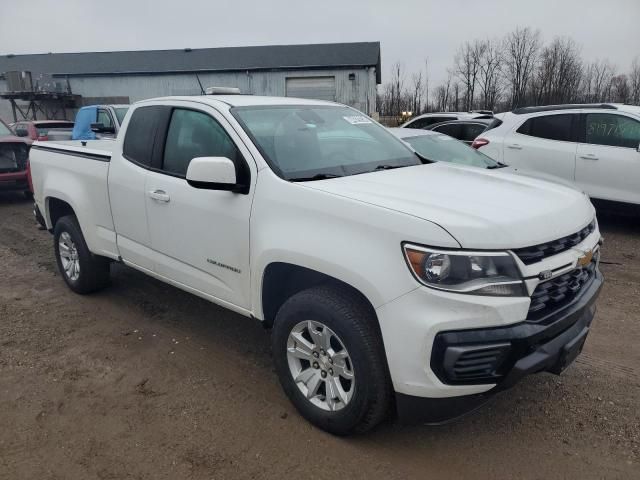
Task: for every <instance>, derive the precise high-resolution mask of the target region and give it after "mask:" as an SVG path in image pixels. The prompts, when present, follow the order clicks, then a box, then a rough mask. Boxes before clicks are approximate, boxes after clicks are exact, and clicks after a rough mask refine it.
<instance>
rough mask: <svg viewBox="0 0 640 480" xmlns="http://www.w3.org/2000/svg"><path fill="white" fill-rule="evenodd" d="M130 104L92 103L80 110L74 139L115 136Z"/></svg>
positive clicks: (74, 128)
mask: <svg viewBox="0 0 640 480" xmlns="http://www.w3.org/2000/svg"><path fill="white" fill-rule="evenodd" d="M128 110H129V105H90V106H86V107H82V108H81V109H80V110H78V113H77V114H76V119H75V125H74V127H73V133H72V140H96V139H101V138H115V137H116V136H117V135H118V131H119V130H120V126H121V125H122V121H123V120H124V117H125V115H126V114H127V111H128Z"/></svg>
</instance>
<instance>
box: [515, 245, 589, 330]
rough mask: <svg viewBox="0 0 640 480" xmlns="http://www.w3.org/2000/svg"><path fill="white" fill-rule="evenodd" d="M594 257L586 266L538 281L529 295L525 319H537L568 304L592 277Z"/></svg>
mask: <svg viewBox="0 0 640 480" xmlns="http://www.w3.org/2000/svg"><path fill="white" fill-rule="evenodd" d="M596 257H597V254H596V255H594V257H593V260H592V261H591V263H589V265H587V266H586V267H580V268H576V269H574V270H572V271H570V272H568V273H565V274H563V275H560V276H558V277H556V278H554V279H552V280H549V281H546V282H542V283H539V284H538V286H537V287H536V289H535V290H534V292H533V294H532V295H531V305H530V306H529V313H528V315H527V320H531V321H538V320H540V319H541V318H543V317H546V316H547V315H549V314H550V313H553V312H555V311H557V310H560V309H562V308H563V307H565V306H567V305H568V304H570V303H571V301H572V300H573V299H574V298H576V297H577V296H578V294H579V293H580V292H581V291H582V289H583V288H584V287H585V286H586V285H588V284H589V283H590V281H591V279H592V278H593V277H594V275H595V272H596V262H597V258H596Z"/></svg>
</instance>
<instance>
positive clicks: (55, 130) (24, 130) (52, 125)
mask: <svg viewBox="0 0 640 480" xmlns="http://www.w3.org/2000/svg"><path fill="white" fill-rule="evenodd" d="M10 127H11V128H13V131H14V132H15V133H16V135H17V136H18V137H21V138H25V139H29V140H32V141H33V140H38V141H40V142H44V141H47V140H71V132H72V131H73V122H71V121H69V120H23V121H20V122H16V123H12V124H11V125H10Z"/></svg>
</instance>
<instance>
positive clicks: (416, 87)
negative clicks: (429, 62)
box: [411, 72, 423, 115]
mask: <svg viewBox="0 0 640 480" xmlns="http://www.w3.org/2000/svg"><path fill="white" fill-rule="evenodd" d="M422 95H423V86H422V72H418V73H414V74H413V75H411V111H412V112H413V113H414V114H415V115H419V114H420V111H421V110H422Z"/></svg>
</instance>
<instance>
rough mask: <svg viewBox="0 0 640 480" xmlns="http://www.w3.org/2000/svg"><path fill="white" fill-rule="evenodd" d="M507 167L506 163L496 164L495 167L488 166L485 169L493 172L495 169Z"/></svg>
mask: <svg viewBox="0 0 640 480" xmlns="http://www.w3.org/2000/svg"><path fill="white" fill-rule="evenodd" d="M508 166H509V165H507V164H506V163H502V162H496V164H495V165H488V166H487V168H488V169H489V170H494V169H496V168H504V167H508Z"/></svg>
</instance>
